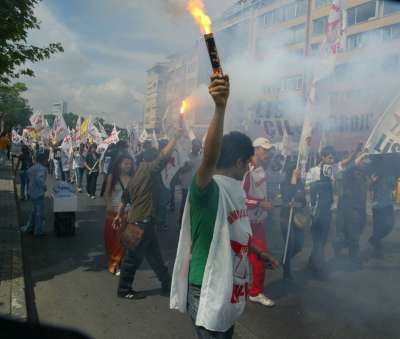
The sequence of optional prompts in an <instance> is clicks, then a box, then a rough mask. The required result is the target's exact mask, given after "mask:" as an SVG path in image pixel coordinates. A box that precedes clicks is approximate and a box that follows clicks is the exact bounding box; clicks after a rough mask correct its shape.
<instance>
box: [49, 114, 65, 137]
mask: <svg viewBox="0 0 400 339" xmlns="http://www.w3.org/2000/svg"><path fill="white" fill-rule="evenodd" d="M53 131H54V133H55V136H56V140H57V142H59V141H61V140H64V138H65V137H66V136H67V135H68V127H67V124H66V123H65V120H64V117H63V116H62V114H57V115H56V117H55V119H54V122H53Z"/></svg>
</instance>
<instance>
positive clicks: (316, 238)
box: [309, 209, 332, 270]
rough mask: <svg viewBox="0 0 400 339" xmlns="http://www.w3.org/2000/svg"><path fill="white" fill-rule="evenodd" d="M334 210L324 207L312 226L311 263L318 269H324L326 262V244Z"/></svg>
mask: <svg viewBox="0 0 400 339" xmlns="http://www.w3.org/2000/svg"><path fill="white" fill-rule="evenodd" d="M331 219H332V212H331V211H330V209H329V210H328V209H324V210H322V211H321V212H320V214H319V216H318V217H317V218H315V220H313V223H312V226H311V236H312V241H313V246H312V250H311V255H310V260H309V264H310V265H311V266H312V267H313V268H314V269H317V270H322V269H323V266H324V262H325V245H326V242H327V240H328V235H329V229H330V225H331Z"/></svg>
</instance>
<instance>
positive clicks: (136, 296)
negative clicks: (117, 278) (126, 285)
mask: <svg viewBox="0 0 400 339" xmlns="http://www.w3.org/2000/svg"><path fill="white" fill-rule="evenodd" d="M118 297H120V298H123V299H128V300H140V299H144V298H146V294H145V293H143V292H138V291H135V290H130V291H129V292H127V293H120V292H118Z"/></svg>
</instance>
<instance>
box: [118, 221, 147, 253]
mask: <svg viewBox="0 0 400 339" xmlns="http://www.w3.org/2000/svg"><path fill="white" fill-rule="evenodd" d="M143 233H144V230H143V229H142V228H140V227H139V225H138V224H128V225H126V227H125V229H124V231H123V232H122V233H121V243H122V245H123V246H124V247H125V248H127V249H129V250H134V249H136V248H137V247H138V246H139V245H140V243H141V241H142V238H143Z"/></svg>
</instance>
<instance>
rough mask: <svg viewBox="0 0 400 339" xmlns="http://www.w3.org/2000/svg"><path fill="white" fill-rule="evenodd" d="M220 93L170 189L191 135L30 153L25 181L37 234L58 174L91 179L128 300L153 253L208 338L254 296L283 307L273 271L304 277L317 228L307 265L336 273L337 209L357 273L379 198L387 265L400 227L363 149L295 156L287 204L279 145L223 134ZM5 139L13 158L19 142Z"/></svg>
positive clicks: (20, 165) (222, 85) (136, 294)
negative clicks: (167, 238)
mask: <svg viewBox="0 0 400 339" xmlns="http://www.w3.org/2000/svg"><path fill="white" fill-rule="evenodd" d="M210 94H211V96H212V98H213V99H214V102H215V107H216V109H215V114H214V116H213V119H212V121H211V124H210V126H209V129H208V133H207V136H206V138H205V141H204V145H202V143H201V142H200V141H199V140H197V139H194V140H193V141H192V148H191V151H190V153H189V154H188V160H187V161H186V162H185V163H184V164H183V166H182V167H181V168H180V170H179V171H178V173H177V174H176V176H175V178H174V180H172V182H171V184H170V187H166V186H165V184H164V183H163V182H162V180H161V175H160V174H161V172H162V171H163V170H164V169H165V167H166V166H167V163H168V161H169V160H170V157H171V155H172V153H173V151H174V149H175V147H176V145H177V143H178V142H179V139H180V138H181V135H182V130H181V129H180V128H178V130H177V131H176V134H175V135H174V136H173V137H172V138H171V139H170V140H165V141H162V142H160V143H159V148H158V149H157V148H156V147H154V146H153V145H152V143H151V141H144V142H143V143H142V144H141V146H140V147H139V148H138V149H136V150H135V151H133V150H132V148H130V147H129V145H128V144H127V143H126V142H125V141H119V142H118V143H117V144H115V145H114V144H113V145H110V146H109V147H108V149H107V150H106V151H104V152H102V153H100V154H99V153H98V152H97V146H96V145H95V144H91V143H89V142H86V143H82V144H81V145H79V146H78V147H76V148H74V149H73V151H72V152H69V153H68V154H67V153H65V152H64V150H63V149H62V148H61V147H52V148H50V149H49V150H44V149H41V148H40V147H39V146H38V145H36V146H34V147H32V148H29V147H27V146H23V147H22V150H21V154H20V155H19V157H18V161H17V164H16V166H15V170H16V172H17V171H18V173H19V177H20V182H21V188H20V190H21V191H20V198H21V200H25V199H30V200H31V201H32V205H33V211H32V216H31V219H30V221H29V223H28V225H27V228H26V230H27V231H30V232H33V233H34V234H35V235H37V236H41V235H43V234H44V233H43V230H44V227H43V219H44V193H45V192H46V178H47V174H48V173H50V175H51V176H54V177H55V179H57V180H63V181H66V182H68V183H71V184H74V185H76V189H77V192H78V193H82V192H83V184H84V182H85V183H86V193H87V195H88V197H89V198H90V199H96V196H97V195H101V196H102V197H103V198H104V201H105V205H106V220H105V225H104V239H105V251H106V254H107V256H108V259H109V261H108V267H107V269H108V271H109V272H110V273H112V274H115V275H117V276H119V284H118V290H117V295H118V296H119V297H121V298H125V299H141V298H144V297H145V296H146V295H145V294H144V293H142V292H140V291H135V290H133V289H132V284H133V281H134V278H135V274H136V272H137V270H138V269H139V267H140V266H141V263H142V261H143V259H144V258H145V259H146V260H147V261H148V263H149V264H150V266H151V268H152V269H153V270H154V272H155V273H156V276H157V278H158V279H159V281H160V283H161V286H162V293H163V294H165V295H170V294H171V308H173V309H178V310H180V311H183V312H188V313H189V315H190V317H191V319H192V321H193V324H194V327H195V330H196V333H197V335H198V337H199V338H214V337H215V338H216V337H221V338H231V337H232V335H233V325H234V322H235V321H236V320H237V319H238V317H239V316H240V314H241V313H242V311H243V307H244V304H245V302H246V299H247V297H248V298H249V300H250V301H252V302H255V303H259V304H262V305H264V306H267V307H272V306H274V305H275V302H274V301H273V300H272V299H271V298H269V297H268V296H266V295H265V294H264V288H265V279H266V277H268V273H266V270H267V269H276V268H277V267H278V266H279V265H281V264H282V266H283V279H285V280H287V281H290V280H293V279H295V276H293V272H292V265H291V261H292V259H293V258H294V257H295V256H296V255H297V254H299V253H300V252H301V251H302V248H303V245H304V238H305V230H306V229H307V227H309V228H310V229H311V238H312V249H311V254H310V257H309V260H308V265H307V269H308V270H309V271H310V272H311V273H312V274H313V276H314V277H315V278H316V279H326V278H327V277H328V275H329V270H328V269H327V264H326V262H327V261H326V258H325V252H326V251H325V249H326V246H327V243H328V235H329V232H330V228H331V226H332V224H333V222H332V215H333V212H335V213H336V218H335V220H336V222H335V225H336V234H335V239H334V241H333V244H332V246H333V248H334V253H335V256H336V257H337V258H343V252H344V251H346V255H347V259H348V263H349V264H350V265H351V267H352V268H354V269H361V268H362V260H361V256H360V237H361V234H362V231H363V229H364V226H365V224H366V222H367V196H368V192H371V193H372V212H373V223H372V224H373V232H372V235H371V237H370V238H369V244H370V246H371V249H372V253H373V255H374V256H375V257H376V258H382V257H383V256H384V248H383V243H382V240H383V239H384V238H385V237H386V236H387V235H388V234H389V233H390V231H391V230H392V229H393V226H394V201H393V191H394V190H395V186H396V178H395V177H394V176H392V175H384V176H382V175H380V174H377V173H376V171H374V169H373V168H372V166H371V164H370V163H369V162H368V161H367V155H366V153H365V152H364V151H363V149H362V147H358V148H357V149H356V150H355V151H354V152H352V153H351V154H350V155H348V156H346V157H342V159H340V160H339V159H338V155H337V153H336V150H335V149H334V148H333V147H332V146H326V147H324V148H323V149H322V150H321V152H320V161H319V162H318V164H316V166H314V167H311V168H309V169H301V168H299V166H298V165H296V161H293V159H290V158H289V157H288V158H287V159H286V160H285V162H284V165H283V168H282V169H280V170H279V177H280V179H279V184H278V185H277V187H278V188H277V189H276V188H275V190H274V195H275V196H277V197H279V199H275V197H274V198H272V194H271V195H270V194H269V187H270V186H269V184H270V183H269V176H268V168H269V164H270V163H271V159H272V157H273V155H274V152H276V147H275V145H274V144H272V143H271V142H270V141H269V140H268V139H267V138H264V137H261V138H257V139H255V140H254V141H251V140H250V139H249V137H248V136H246V135H245V134H242V133H239V132H231V133H230V134H227V135H225V136H224V135H223V125H224V117H225V108H226V103H227V100H228V96H229V78H228V77H214V78H213V79H212V83H211V85H210ZM3 137H4V138H5V136H3V135H2V137H1V138H0V156H1V159H0V160H1V161H3V158H5V157H6V156H7V154H6V151H7V147H8V144H7V142H6V140H5V139H4V138H3ZM99 176H101V177H102V182H101V183H99V184H101V185H98V178H99ZM98 187H101V189H100V190H99V192H98V191H97V188H98ZM176 187H180V190H181V201H180V208H179V211H178V212H177V215H178V220H179V221H178V224H179V226H178V227H179V228H178V229H180V239H179V244H178V250H177V257H176V262H175V267H174V272H173V276H172V277H171V276H170V273H169V272H168V269H167V267H166V265H165V262H164V259H163V257H162V253H161V250H160V246H159V243H158V237H157V231H166V230H168V227H167V225H168V224H169V221H168V220H169V218H168V217H167V216H168V209H171V208H173V207H174V205H175V190H176ZM277 200H278V201H279V202H277ZM274 209H277V210H278V211H279V215H280V218H279V220H280V228H281V233H282V238H283V242H284V243H285V244H286V246H285V249H286V253H285V256H284V258H285V260H284V262H283V263H280V262H278V260H276V259H275V258H274V257H273V256H272V255H271V253H270V251H269V246H268V239H269V236H268V235H269V230H270V229H271V227H272V224H271V220H272V219H271V215H272V212H273V210H274ZM288 230H290V232H288ZM207 305H208V306H207ZM217 335H220V336H217Z"/></svg>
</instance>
